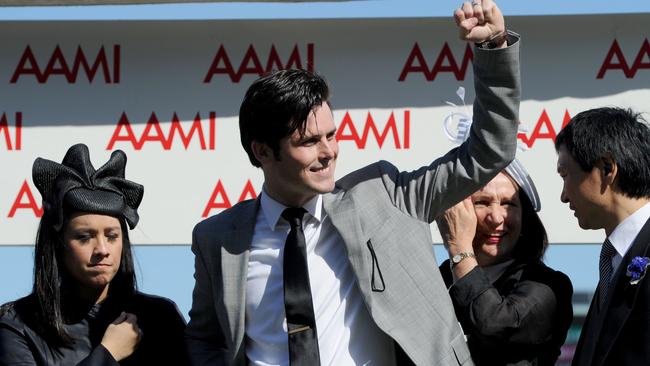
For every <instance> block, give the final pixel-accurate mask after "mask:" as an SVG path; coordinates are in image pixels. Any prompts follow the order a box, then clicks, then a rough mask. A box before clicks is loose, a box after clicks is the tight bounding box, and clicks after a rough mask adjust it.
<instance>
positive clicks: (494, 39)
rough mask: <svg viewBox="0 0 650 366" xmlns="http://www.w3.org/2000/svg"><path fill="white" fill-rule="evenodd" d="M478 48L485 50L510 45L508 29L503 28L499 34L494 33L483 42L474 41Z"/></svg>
mask: <svg viewBox="0 0 650 366" xmlns="http://www.w3.org/2000/svg"><path fill="white" fill-rule="evenodd" d="M474 45H475V46H476V48H480V49H484V50H493V49H496V48H504V47H507V46H508V30H507V29H505V28H504V29H503V30H502V31H500V32H498V33H497V34H494V35H492V36H491V37H490V38H489V39H487V40H485V41H483V42H476V43H474Z"/></svg>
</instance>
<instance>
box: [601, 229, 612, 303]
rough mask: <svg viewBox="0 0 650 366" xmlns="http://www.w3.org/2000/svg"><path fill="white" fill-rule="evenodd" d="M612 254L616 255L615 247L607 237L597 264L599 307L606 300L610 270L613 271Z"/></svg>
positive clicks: (610, 275)
mask: <svg viewBox="0 0 650 366" xmlns="http://www.w3.org/2000/svg"><path fill="white" fill-rule="evenodd" d="M614 255H616V249H615V248H614V246H613V245H612V243H611V242H610V241H609V239H605V242H604V243H603V247H602V248H601V249H600V265H599V270H600V282H599V285H598V286H599V289H600V306H601V307H602V306H603V305H604V304H605V301H607V295H608V292H609V287H610V281H611V279H612V274H613V273H612V272H613V271H614V269H613V267H612V257H613V256H614Z"/></svg>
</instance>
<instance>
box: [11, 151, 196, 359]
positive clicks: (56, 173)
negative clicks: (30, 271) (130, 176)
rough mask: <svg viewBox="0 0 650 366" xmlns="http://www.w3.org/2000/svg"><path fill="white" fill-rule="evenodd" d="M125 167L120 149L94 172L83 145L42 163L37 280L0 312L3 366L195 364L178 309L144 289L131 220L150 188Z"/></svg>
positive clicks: (38, 169)
mask: <svg viewBox="0 0 650 366" xmlns="http://www.w3.org/2000/svg"><path fill="white" fill-rule="evenodd" d="M125 165H126V155H125V154H124V153H123V152H122V151H119V150H118V151H115V152H113V154H112V155H111V157H110V159H109V161H108V162H107V163H106V164H104V166H102V167H101V168H99V169H98V170H95V168H94V167H93V166H92V163H91V162H90V157H89V154H88V148H87V147H86V146H85V145H83V144H78V145H74V146H72V147H71V148H70V149H69V150H68V152H67V154H66V156H65V157H64V159H63V162H62V163H61V164H58V163H55V162H53V161H50V160H45V159H41V158H38V159H36V161H35V162H34V166H33V170H32V175H33V179H34V183H35V185H36V187H37V188H38V190H39V191H40V193H41V196H42V197H43V207H44V213H43V217H42V218H41V222H40V226H39V230H38V234H37V239H36V247H35V253H34V259H35V262H34V286H33V290H32V293H31V294H30V295H28V296H26V297H24V298H21V299H19V300H16V301H14V302H11V303H8V304H5V305H3V306H2V308H1V309H0V365H93V366H95V365H100V366H101V365H184V364H187V361H186V360H187V357H186V353H185V348H184V342H183V331H184V328H185V321H184V319H183V317H182V316H181V315H180V313H179V312H178V310H177V308H176V305H175V304H174V303H173V302H172V301H170V300H168V299H164V298H160V297H155V296H149V295H145V294H143V293H140V292H137V291H136V280H135V272H134V267H133V257H132V254H131V244H130V242H129V238H128V229H127V224H128V225H129V227H130V228H131V229H132V228H133V227H135V225H136V224H137V222H138V219H139V217H138V213H137V211H136V210H137V208H138V206H139V205H140V202H141V200H142V195H143V193H144V189H143V187H142V186H141V185H139V184H137V183H134V182H131V181H128V180H126V179H124V169H125Z"/></svg>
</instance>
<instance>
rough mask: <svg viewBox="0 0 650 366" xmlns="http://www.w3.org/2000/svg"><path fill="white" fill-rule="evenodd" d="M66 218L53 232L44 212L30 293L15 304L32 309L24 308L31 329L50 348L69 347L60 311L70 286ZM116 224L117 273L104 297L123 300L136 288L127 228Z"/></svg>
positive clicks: (70, 344) (120, 219) (68, 339)
mask: <svg viewBox="0 0 650 366" xmlns="http://www.w3.org/2000/svg"><path fill="white" fill-rule="evenodd" d="M68 217H70V216H69V215H66V221H65V222H64V225H63V228H62V229H61V231H59V232H57V231H56V230H55V229H54V227H53V225H52V224H51V222H50V218H49V215H48V212H47V211H45V213H44V215H43V217H42V218H41V222H40V224H39V228H38V233H37V236H36V247H35V250H34V287H33V289H32V294H31V295H30V296H27V297H25V298H23V299H21V300H18V301H17V302H16V303H19V302H20V301H25V302H31V304H30V305H32V306H25V308H32V309H33V311H34V314H30V316H34V322H33V323H34V326H35V327H36V328H35V329H36V331H37V332H39V333H40V335H41V336H42V337H43V338H44V339H45V340H46V341H47V343H48V344H49V345H50V346H53V347H69V346H72V339H71V337H70V335H69V334H68V333H67V332H66V330H65V328H64V324H65V317H64V312H63V310H64V309H63V308H62V307H63V298H64V296H63V295H64V292H65V291H66V290H67V289H69V288H70V286H71V285H72V284H71V283H70V282H69V281H73V280H72V277H71V276H69V275H68V273H67V270H66V268H65V265H64V264H63V261H62V257H63V251H64V242H63V230H64V229H65V227H66V225H67V223H68V222H67V218H68ZM119 221H120V226H121V228H122V254H121V261H120V267H119V269H118V272H117V273H116V274H115V277H113V279H112V281H111V283H110V286H109V293H108V298H110V299H111V300H116V301H123V300H126V299H128V298H130V297H131V296H132V295H133V294H135V291H136V286H137V285H136V279H135V270H134V264H133V255H132V253H131V242H130V241H129V236H128V229H127V226H126V222H125V221H124V219H123V218H119ZM17 305H19V304H17Z"/></svg>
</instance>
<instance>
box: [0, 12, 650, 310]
mask: <svg viewBox="0 0 650 366" xmlns="http://www.w3.org/2000/svg"><path fill="white" fill-rule="evenodd" d="M498 4H499V6H500V8H501V9H502V10H503V12H504V14H506V16H544V15H571V14H610V13H611V14H617V13H639V12H644V13H647V12H650V2H648V1H638V0H637V1H629V0H623V1H602V0H592V1H556V0H548V1H536V2H532V1H522V0H503V1H499V2H498ZM458 5H460V2H458V1H449V0H426V1H424V0H410V1H398V0H384V1H379V0H376V1H349V2H334V3H327V2H318V3H292V4H277V3H273V4H272V3H220V4H204V3H203V4H181V5H168V4H167V5H134V6H87V7H8V8H4V9H2V10H1V11H0V21H39V20H56V21H70V20H183V19H187V20H194V19H197V20H201V19H215V20H219V19H331V18H391V17H393V18H403V17H447V16H451V14H452V12H453V10H454V8H455V7H456V6H458ZM434 249H435V252H436V255H437V258H438V261H439V262H441V261H442V260H444V259H445V258H446V254H445V252H444V249H443V248H442V246H440V245H437V246H435V247H434ZM599 250H600V246H599V245H552V246H551V247H550V248H549V250H548V252H547V255H546V262H547V264H548V265H549V266H551V267H553V268H555V269H558V270H561V271H563V272H564V273H566V274H567V275H569V277H570V278H571V280H572V282H573V284H574V288H575V290H577V291H584V292H591V291H593V289H594V288H595V285H596V283H597V279H598V273H597V272H598V271H597V268H598V264H597V263H598V253H599ZM135 258H136V262H137V277H138V282H139V286H140V289H141V290H142V291H144V292H148V293H153V294H157V295H161V296H166V297H169V298H171V299H172V300H174V301H175V302H176V303H177V304H178V306H179V308H180V310H181V312H182V313H183V315H184V316H185V317H186V318H187V311H188V310H189V308H190V306H191V292H192V288H193V285H194V281H193V278H192V274H193V260H194V258H193V255H192V253H191V251H190V248H189V246H136V247H135ZM32 268H33V248H32V247H11V246H9V247H0V278H1V279H2V283H1V284H0V304H1V303H4V302H6V301H10V300H13V299H16V298H18V297H20V296H24V295H26V294H28V293H29V291H30V289H31V283H32V272H33V269H32Z"/></svg>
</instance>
